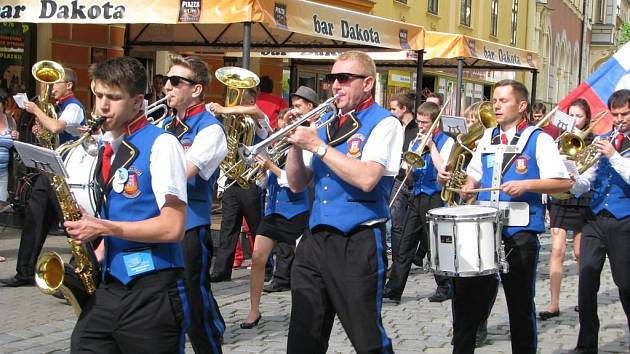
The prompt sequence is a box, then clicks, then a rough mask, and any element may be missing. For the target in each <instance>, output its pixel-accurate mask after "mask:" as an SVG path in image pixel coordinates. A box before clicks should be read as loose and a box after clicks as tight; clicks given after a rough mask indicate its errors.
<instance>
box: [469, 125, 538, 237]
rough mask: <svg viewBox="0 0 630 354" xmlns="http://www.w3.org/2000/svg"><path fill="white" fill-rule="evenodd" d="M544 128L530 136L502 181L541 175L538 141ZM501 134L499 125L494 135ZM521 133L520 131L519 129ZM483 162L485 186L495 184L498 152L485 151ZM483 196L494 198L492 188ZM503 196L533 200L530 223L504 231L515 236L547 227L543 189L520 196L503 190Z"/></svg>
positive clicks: (505, 233)
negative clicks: (494, 169) (537, 156)
mask: <svg viewBox="0 0 630 354" xmlns="http://www.w3.org/2000/svg"><path fill="white" fill-rule="evenodd" d="M541 133H542V130H540V129H536V130H535V131H534V132H533V133H532V134H531V135H530V137H529V140H528V141H527V144H525V147H524V148H523V151H522V152H521V154H519V155H517V156H516V158H515V159H514V161H513V162H512V163H511V164H510V167H509V168H508V170H507V171H506V172H505V174H504V175H503V179H502V182H508V181H514V180H524V179H540V170H539V169H538V164H537V163H536V141H537V140H538V136H539V135H540V134H541ZM498 134H499V129H498V128H495V129H494V130H493V132H492V136H493V137H495V136H497V135H498ZM517 134H520V133H517ZM481 163H482V166H483V172H482V177H481V188H488V187H491V186H492V171H493V165H494V154H482V155H481ZM478 199H479V200H490V192H481V193H479V197H478ZM499 200H501V201H508V202H526V203H527V204H529V224H528V225H527V226H506V227H504V228H503V235H504V236H506V237H512V236H513V235H514V234H515V233H517V232H520V231H532V232H535V233H542V232H544V231H545V216H544V215H545V214H544V207H543V204H542V197H541V196H540V193H531V192H527V193H524V194H523V195H521V196H520V197H511V196H509V195H507V194H505V193H503V192H500V193H499Z"/></svg>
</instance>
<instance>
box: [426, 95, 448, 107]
mask: <svg viewBox="0 0 630 354" xmlns="http://www.w3.org/2000/svg"><path fill="white" fill-rule="evenodd" d="M431 97H435V98H437V99H438V101H439V102H440V106H441V105H443V104H444V96H443V95H442V94H441V93H435V92H431V93H430V94H428V95H427V98H431Z"/></svg>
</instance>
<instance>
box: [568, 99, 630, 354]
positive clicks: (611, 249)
mask: <svg viewBox="0 0 630 354" xmlns="http://www.w3.org/2000/svg"><path fill="white" fill-rule="evenodd" d="M608 109H609V110H610V113H611V114H612V116H613V118H614V120H613V123H614V126H615V130H614V132H616V134H612V133H611V134H610V136H609V138H608V139H598V140H596V141H595V142H594V143H593V144H595V146H596V147H597V151H598V153H599V154H600V158H599V161H597V162H595V164H594V165H593V166H592V167H591V168H589V169H588V170H586V171H585V172H584V173H583V174H581V175H580V176H578V177H577V179H576V182H575V185H574V186H573V188H572V189H571V192H572V193H573V194H575V195H576V196H579V195H581V194H582V193H584V192H587V191H589V190H592V192H593V195H592V198H591V209H592V210H593V214H594V216H592V217H591V218H589V220H588V221H587V224H586V226H584V229H582V242H581V245H580V253H581V259H580V279H579V287H578V306H579V308H580V312H579V313H580V333H579V335H578V342H577V347H576V348H575V350H574V351H573V353H597V347H598V331H599V318H598V317H597V291H598V290H599V278H600V275H601V272H602V267H603V265H604V261H605V259H606V257H608V259H609V261H610V268H611V271H612V276H613V279H614V281H615V284H616V285H617V287H618V288H619V297H620V299H621V304H622V305H623V310H624V312H625V313H626V317H627V318H628V319H629V320H630V258H629V257H628V254H629V253H630V209H629V208H628V200H629V198H630V139H629V138H628V135H629V134H630V90H625V89H624V90H619V91H617V92H615V93H613V94H612V96H610V99H609V100H608ZM629 323H630V322H629Z"/></svg>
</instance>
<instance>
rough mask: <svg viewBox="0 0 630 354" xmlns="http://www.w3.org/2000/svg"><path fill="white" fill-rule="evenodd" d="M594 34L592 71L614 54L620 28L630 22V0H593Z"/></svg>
mask: <svg viewBox="0 0 630 354" xmlns="http://www.w3.org/2000/svg"><path fill="white" fill-rule="evenodd" d="M591 1H592V2H593V8H592V12H591V21H592V28H593V30H592V35H591V42H590V47H591V48H590V49H591V50H590V55H589V66H588V72H589V73H591V72H593V71H595V70H597V68H599V66H600V65H601V64H602V63H604V62H605V61H606V60H607V59H608V58H610V56H611V55H612V54H614V44H615V42H616V40H617V34H618V32H619V28H620V26H621V25H622V24H623V23H630V0H591Z"/></svg>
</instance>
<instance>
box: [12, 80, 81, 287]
mask: <svg viewBox="0 0 630 354" xmlns="http://www.w3.org/2000/svg"><path fill="white" fill-rule="evenodd" d="M64 72H65V76H64V77H63V80H61V81H58V82H56V83H54V84H52V93H51V95H52V97H53V98H54V99H55V100H56V106H57V107H58V108H59V112H60V113H59V119H53V118H52V117H49V116H48V115H46V113H44V112H43V111H42V110H41V109H40V108H39V106H38V105H37V104H35V103H33V102H30V101H28V102H26V103H25V104H24V106H25V107H24V109H25V110H26V111H27V112H29V113H31V114H33V115H34V116H35V118H36V120H37V122H38V124H41V125H43V126H44V127H45V128H47V129H48V130H50V131H51V132H53V133H54V134H59V140H60V142H61V143H62V144H63V143H65V142H67V141H70V140H75V139H77V138H78V137H79V135H81V132H80V130H79V128H80V127H81V126H84V125H85V109H84V108H83V105H82V104H81V102H79V100H78V99H77V98H76V97H75V96H74V88H75V87H76V84H77V75H76V73H75V72H74V70H72V69H70V68H64ZM33 129H34V130H36V129H38V126H37V125H34V126H33ZM32 183H33V187H32V189H31V194H30V197H29V200H28V204H27V207H26V210H25V216H24V220H28V222H26V223H24V227H23V228H22V234H21V236H20V248H19V251H18V257H17V266H16V271H17V273H16V274H15V276H14V277H12V278H8V279H2V280H1V282H2V283H3V284H4V285H5V286H10V287H17V286H24V285H33V284H34V276H35V263H36V262H37V258H38V257H39V254H40V252H41V251H42V247H44V242H45V241H46V236H47V235H48V232H49V231H50V228H51V227H53V226H55V225H57V224H58V223H59V220H61V217H62V216H61V215H62V214H61V209H60V208H59V203H57V197H56V196H55V193H54V191H53V190H52V189H51V186H50V178H49V177H48V176H45V175H43V174H39V175H37V177H36V179H35V180H34V181H33V182H32Z"/></svg>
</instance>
